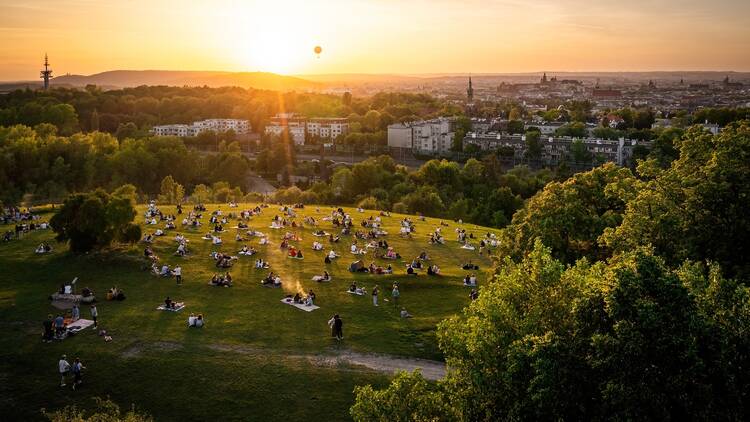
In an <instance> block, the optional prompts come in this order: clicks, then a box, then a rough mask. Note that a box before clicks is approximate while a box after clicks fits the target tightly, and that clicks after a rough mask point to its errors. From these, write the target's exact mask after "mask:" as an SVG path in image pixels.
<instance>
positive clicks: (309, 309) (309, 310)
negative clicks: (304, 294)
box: [281, 298, 320, 312]
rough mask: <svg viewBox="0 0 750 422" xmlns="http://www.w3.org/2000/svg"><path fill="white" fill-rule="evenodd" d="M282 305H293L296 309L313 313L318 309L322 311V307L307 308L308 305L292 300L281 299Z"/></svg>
mask: <svg viewBox="0 0 750 422" xmlns="http://www.w3.org/2000/svg"><path fill="white" fill-rule="evenodd" d="M281 303H284V304H287V305H292V306H294V307H295V308H297V309H302V310H303V311H305V312H312V311H314V310H316V309H320V306H315V305H311V306H307V305H305V304H303V303H294V301H293V300H292V299H291V298H284V299H281Z"/></svg>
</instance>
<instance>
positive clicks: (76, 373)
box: [72, 358, 86, 390]
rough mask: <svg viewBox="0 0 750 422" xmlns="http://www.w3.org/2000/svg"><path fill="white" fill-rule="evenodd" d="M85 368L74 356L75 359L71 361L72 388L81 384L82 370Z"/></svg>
mask: <svg viewBox="0 0 750 422" xmlns="http://www.w3.org/2000/svg"><path fill="white" fill-rule="evenodd" d="M84 369H86V367H85V366H83V364H82V363H81V360H80V359H78V358H76V360H75V361H73V368H72V371H73V389H74V390H75V389H76V386H78V385H81V382H82V379H81V377H82V376H83V375H82V371H83V370H84Z"/></svg>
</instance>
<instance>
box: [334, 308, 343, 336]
mask: <svg viewBox="0 0 750 422" xmlns="http://www.w3.org/2000/svg"><path fill="white" fill-rule="evenodd" d="M333 332H334V334H335V335H336V340H339V341H341V340H343V339H344V321H342V320H341V317H340V316H339V314H336V315H334V316H333Z"/></svg>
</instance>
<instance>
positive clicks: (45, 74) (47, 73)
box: [39, 53, 52, 91]
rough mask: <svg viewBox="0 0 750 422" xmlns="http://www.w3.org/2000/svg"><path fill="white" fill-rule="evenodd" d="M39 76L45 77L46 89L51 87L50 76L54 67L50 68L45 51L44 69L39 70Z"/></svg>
mask: <svg viewBox="0 0 750 422" xmlns="http://www.w3.org/2000/svg"><path fill="white" fill-rule="evenodd" d="M39 75H40V76H39V77H40V78H42V79H44V90H45V91H46V90H48V89H49V78H51V77H52V69H50V68H49V60H47V53H44V70H42V71H40V72H39Z"/></svg>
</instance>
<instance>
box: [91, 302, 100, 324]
mask: <svg viewBox="0 0 750 422" xmlns="http://www.w3.org/2000/svg"><path fill="white" fill-rule="evenodd" d="M98 317H99V311H98V310H97V309H96V305H93V304H92V305H91V319H93V320H94V328H99V322H98V321H97V318H98Z"/></svg>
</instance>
